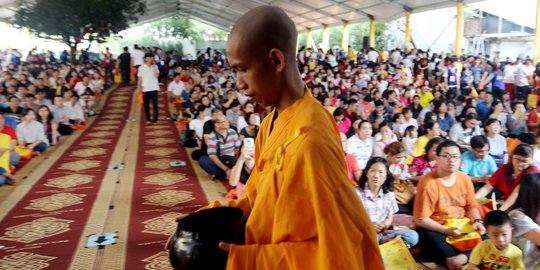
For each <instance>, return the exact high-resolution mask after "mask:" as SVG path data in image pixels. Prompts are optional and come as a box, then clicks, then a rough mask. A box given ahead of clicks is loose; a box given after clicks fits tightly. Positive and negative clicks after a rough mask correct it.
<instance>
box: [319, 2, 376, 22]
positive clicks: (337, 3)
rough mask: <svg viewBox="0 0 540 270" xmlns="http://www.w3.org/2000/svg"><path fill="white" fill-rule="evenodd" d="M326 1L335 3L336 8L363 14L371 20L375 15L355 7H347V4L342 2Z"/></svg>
mask: <svg viewBox="0 0 540 270" xmlns="http://www.w3.org/2000/svg"><path fill="white" fill-rule="evenodd" d="M326 1H329V2H331V3H333V4H334V5H336V6H338V7H342V8H344V9H347V10H349V11H354V12H358V13H360V14H362V15H364V16H366V17H368V18H370V16H371V17H373V15H371V14H369V13H366V12H364V11H363V10H362V9H359V8H353V7H351V6H349V5H347V4H346V3H340V2H338V1H336V0H326Z"/></svg>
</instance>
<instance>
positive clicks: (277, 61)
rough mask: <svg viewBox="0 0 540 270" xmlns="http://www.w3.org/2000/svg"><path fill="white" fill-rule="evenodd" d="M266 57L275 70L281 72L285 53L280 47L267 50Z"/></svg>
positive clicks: (283, 68) (283, 67) (283, 66)
mask: <svg viewBox="0 0 540 270" xmlns="http://www.w3.org/2000/svg"><path fill="white" fill-rule="evenodd" d="M268 58H269V59H270V63H271V64H272V67H273V68H274V70H275V71H277V72H282V71H283V70H285V55H284V54H283V52H282V51H281V50H280V49H276V48H273V49H271V50H270V51H269V52H268Z"/></svg>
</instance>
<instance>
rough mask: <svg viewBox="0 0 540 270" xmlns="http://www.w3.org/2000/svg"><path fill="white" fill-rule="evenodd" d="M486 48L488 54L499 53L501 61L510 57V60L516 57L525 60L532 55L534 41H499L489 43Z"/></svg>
mask: <svg viewBox="0 0 540 270" xmlns="http://www.w3.org/2000/svg"><path fill="white" fill-rule="evenodd" d="M486 48H488V53H489V54H490V55H493V54H494V53H495V52H497V51H499V52H500V57H501V59H505V58H506V57H510V59H512V60H515V59H516V58H517V57H520V58H525V57H527V56H530V57H531V58H532V57H533V55H534V41H532V40H522V39H518V40H511V39H508V40H506V39H505V40H499V41H490V42H489V46H486Z"/></svg>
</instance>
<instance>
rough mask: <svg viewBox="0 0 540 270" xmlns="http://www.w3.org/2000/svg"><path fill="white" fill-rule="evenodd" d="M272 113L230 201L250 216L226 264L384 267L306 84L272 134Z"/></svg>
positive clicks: (332, 132) (330, 128)
mask: <svg viewBox="0 0 540 270" xmlns="http://www.w3.org/2000/svg"><path fill="white" fill-rule="evenodd" d="M276 114H277V112H276V111H275V110H274V112H272V113H271V114H270V115H268V116H267V117H266V118H265V119H264V121H263V123H262V125H261V128H260V130H259V134H258V136H257V140H256V148H255V153H256V154H255V161H256V165H255V168H254V170H253V172H252V174H251V177H250V179H249V181H248V183H247V186H246V189H245V191H244V194H243V195H242V197H241V198H240V199H239V200H237V201H231V202H229V204H228V205H229V206H234V207H238V208H241V209H242V210H244V213H245V215H247V217H248V220H247V224H246V234H245V236H246V243H245V245H231V249H230V251H229V259H228V263H227V269H229V270H230V269H302V270H303V269H309V270H314V269H320V270H329V269H347V270H350V269H369V270H378V269H384V266H383V262H382V259H381V255H380V252H379V248H378V245H377V241H376V236H375V231H374V229H373V228H372V225H371V222H370V219H369V217H368V216H367V214H366V212H365V210H364V208H363V206H362V203H361V202H360V200H359V198H358V197H357V195H356V193H355V191H354V188H353V187H352V186H351V184H350V182H349V180H348V176H347V167H346V165H345V159H344V158H343V156H344V153H343V149H342V146H341V143H340V137H339V134H338V129H337V126H336V124H335V121H334V120H333V118H332V116H331V115H330V114H329V113H328V111H326V110H325V109H324V108H323V106H322V105H321V104H320V103H319V102H318V101H317V100H316V99H315V98H313V96H312V95H311V94H310V93H309V92H308V91H307V90H306V91H305V92H304V97H303V98H302V99H300V100H298V101H296V102H295V103H294V104H293V105H291V106H290V107H288V108H287V109H285V110H284V111H283V112H281V113H280V114H279V116H278V117H277V119H276V120H275V123H274V128H273V130H272V132H271V133H270V127H271V124H272V123H271V121H272V119H273V118H274V116H275V115H276ZM216 206H219V203H218V202H214V203H213V204H211V205H210V207H216Z"/></svg>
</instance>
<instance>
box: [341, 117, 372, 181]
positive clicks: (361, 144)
mask: <svg viewBox="0 0 540 270" xmlns="http://www.w3.org/2000/svg"><path fill="white" fill-rule="evenodd" d="M372 135H373V126H372V125H371V123H370V122H368V121H365V120H364V121H362V122H360V124H359V125H358V129H356V134H355V135H354V136H352V137H350V138H349V139H348V140H347V148H348V151H347V153H348V154H352V155H353V156H354V157H355V158H356V161H357V162H358V166H360V169H362V170H363V169H364V168H365V167H366V164H367V162H368V160H369V159H370V158H371V156H373V151H374V148H375V141H374V139H373V137H372Z"/></svg>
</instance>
